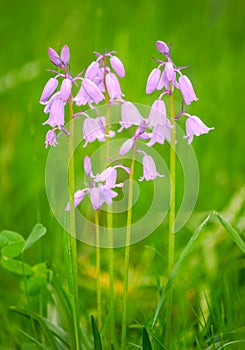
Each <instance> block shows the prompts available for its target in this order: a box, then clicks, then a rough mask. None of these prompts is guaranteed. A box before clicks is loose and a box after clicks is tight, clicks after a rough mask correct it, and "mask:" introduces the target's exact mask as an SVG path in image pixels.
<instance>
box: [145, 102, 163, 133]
mask: <svg viewBox="0 0 245 350" xmlns="http://www.w3.org/2000/svg"><path fill="white" fill-rule="evenodd" d="M165 121H166V106H165V103H164V101H163V100H159V99H158V100H155V101H154V102H153V104H152V106H151V110H150V114H149V117H148V127H149V128H153V127H154V126H156V125H157V124H160V125H164V124H165Z"/></svg>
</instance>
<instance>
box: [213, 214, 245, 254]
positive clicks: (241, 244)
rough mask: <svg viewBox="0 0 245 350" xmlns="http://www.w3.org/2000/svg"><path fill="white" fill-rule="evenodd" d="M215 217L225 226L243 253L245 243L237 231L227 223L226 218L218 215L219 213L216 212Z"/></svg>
mask: <svg viewBox="0 0 245 350" xmlns="http://www.w3.org/2000/svg"><path fill="white" fill-rule="evenodd" d="M216 216H217V218H218V219H219V221H220V223H221V225H222V226H223V227H224V228H225V230H226V231H227V233H228V234H229V236H230V237H231V239H232V240H233V241H234V242H235V243H236V244H237V246H238V247H239V248H240V249H241V250H242V252H243V253H244V254H245V243H244V241H243V240H242V238H241V236H240V235H239V233H238V232H237V231H236V230H235V229H234V228H233V227H232V226H231V224H229V222H228V221H226V219H225V218H224V217H223V216H222V215H220V214H219V213H216Z"/></svg>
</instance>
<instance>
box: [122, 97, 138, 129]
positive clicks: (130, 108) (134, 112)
mask: <svg viewBox="0 0 245 350" xmlns="http://www.w3.org/2000/svg"><path fill="white" fill-rule="evenodd" d="M121 116H122V120H121V121H120V125H121V127H120V129H119V130H118V132H121V131H122V130H123V129H128V128H130V127H131V126H132V125H139V124H140V122H141V121H142V120H143V117H142V116H141V114H140V112H139V111H138V109H137V108H136V107H135V106H134V104H133V103H131V102H125V103H123V104H122V108H121Z"/></svg>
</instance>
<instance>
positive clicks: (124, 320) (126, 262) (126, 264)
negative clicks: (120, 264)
mask: <svg viewBox="0 0 245 350" xmlns="http://www.w3.org/2000/svg"><path fill="white" fill-rule="evenodd" d="M135 156H136V143H135V144H134V153H133V158H132V163H131V169H130V175H129V190H128V213H127V214H128V215H127V229H126V242H125V256H124V280H123V311H122V333H121V349H123V350H124V349H125V346H126V329H127V297H128V271H129V258H130V241H131V222H132V204H133V178H134V166H135Z"/></svg>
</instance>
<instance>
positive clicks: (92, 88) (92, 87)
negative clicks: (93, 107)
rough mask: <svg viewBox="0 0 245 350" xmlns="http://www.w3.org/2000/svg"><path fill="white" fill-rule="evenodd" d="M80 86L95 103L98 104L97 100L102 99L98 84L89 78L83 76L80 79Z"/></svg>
mask: <svg viewBox="0 0 245 350" xmlns="http://www.w3.org/2000/svg"><path fill="white" fill-rule="evenodd" d="M82 87H83V89H84V90H85V91H86V93H87V94H88V96H89V97H90V99H91V100H92V101H93V102H94V103H95V104H98V103H99V102H101V101H103V100H104V98H105V97H104V95H103V94H102V92H101V91H100V89H99V88H98V86H97V85H96V84H95V83H94V82H93V81H91V80H90V79H87V78H84V79H83V81H82Z"/></svg>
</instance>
